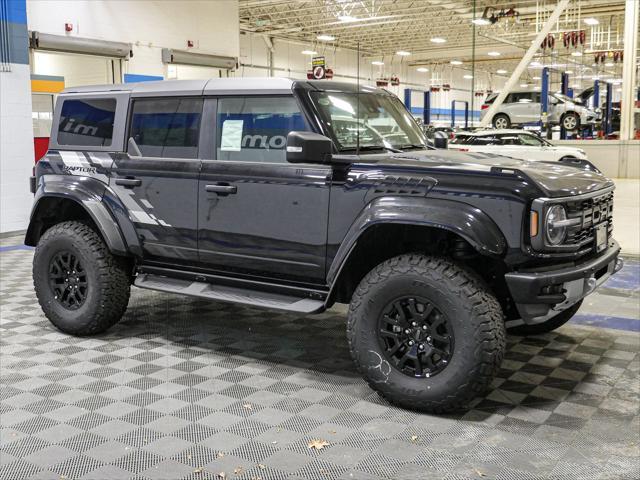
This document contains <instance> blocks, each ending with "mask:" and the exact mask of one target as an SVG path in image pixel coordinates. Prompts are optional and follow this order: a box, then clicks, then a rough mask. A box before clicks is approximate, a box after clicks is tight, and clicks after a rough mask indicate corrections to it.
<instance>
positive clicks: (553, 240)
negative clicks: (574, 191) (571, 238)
mask: <svg viewBox="0 0 640 480" xmlns="http://www.w3.org/2000/svg"><path fill="white" fill-rule="evenodd" d="M566 220H567V212H566V211H565V209H564V207H563V206H561V205H554V206H552V207H550V208H549V210H547V216H546V220H545V235H546V239H547V242H548V243H549V245H553V246H555V245H560V244H561V243H562V241H563V240H564V237H565V236H566V234H567V226H566V225H563V224H564V223H565V221H566Z"/></svg>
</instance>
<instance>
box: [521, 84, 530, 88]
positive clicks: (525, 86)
mask: <svg viewBox="0 0 640 480" xmlns="http://www.w3.org/2000/svg"><path fill="white" fill-rule="evenodd" d="M528 86H529V84H528V83H521V84H520V87H521V88H527V87H528Z"/></svg>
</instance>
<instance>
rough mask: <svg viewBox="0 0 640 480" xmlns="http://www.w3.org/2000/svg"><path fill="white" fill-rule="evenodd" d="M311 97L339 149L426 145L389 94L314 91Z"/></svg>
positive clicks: (408, 117)
mask: <svg viewBox="0 0 640 480" xmlns="http://www.w3.org/2000/svg"><path fill="white" fill-rule="evenodd" d="M312 99H313V101H314V102H315V104H316V106H317V108H318V110H319V111H320V114H321V116H322V117H323V118H322V119H323V121H324V123H325V124H326V125H327V127H328V128H329V129H330V131H331V135H332V136H333V140H334V141H335V142H336V145H337V147H338V149H339V150H341V151H342V150H355V149H356V148H358V147H359V148H360V149H376V148H379V149H397V150H402V149H404V148H415V147H419V148H426V146H427V140H426V138H425V136H424V133H423V132H422V129H421V128H420V127H419V126H418V124H417V123H416V122H415V120H414V119H413V117H412V116H411V114H410V113H409V112H408V111H407V109H406V108H405V106H404V105H403V104H402V102H400V100H398V98H397V97H395V96H393V95H381V94H374V93H360V94H359V95H358V94H356V93H334V92H316V93H312ZM358 137H360V138H359V139H358Z"/></svg>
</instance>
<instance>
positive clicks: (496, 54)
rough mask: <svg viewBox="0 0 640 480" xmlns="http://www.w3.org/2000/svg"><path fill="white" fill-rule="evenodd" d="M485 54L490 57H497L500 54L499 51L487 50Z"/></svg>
mask: <svg viewBox="0 0 640 480" xmlns="http://www.w3.org/2000/svg"><path fill="white" fill-rule="evenodd" d="M487 55H489V56H490V57H499V56H500V55H502V54H501V53H500V52H487Z"/></svg>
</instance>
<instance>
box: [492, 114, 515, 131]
mask: <svg viewBox="0 0 640 480" xmlns="http://www.w3.org/2000/svg"><path fill="white" fill-rule="evenodd" d="M499 119H501V120H505V121H506V124H505V126H502V127H499V126H498V125H496V124H497V123H498V120H499ZM491 124H492V125H493V128H498V129H505V128H511V119H510V118H509V116H508V115H506V114H504V113H498V114H497V115H495V116H494V117H493V120H492V121H491Z"/></svg>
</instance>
